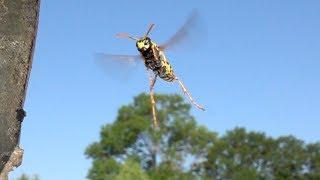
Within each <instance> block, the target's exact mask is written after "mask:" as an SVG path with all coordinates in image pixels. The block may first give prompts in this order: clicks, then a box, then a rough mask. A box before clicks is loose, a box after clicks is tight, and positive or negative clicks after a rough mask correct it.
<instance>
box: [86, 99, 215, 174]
mask: <svg viewBox="0 0 320 180" xmlns="http://www.w3.org/2000/svg"><path fill="white" fill-rule="evenodd" d="M156 99H157V107H158V110H157V111H158V119H159V124H160V128H159V130H158V131H155V130H154V129H153V128H152V126H151V113H150V112H151V106H150V99H149V95H147V94H141V95H139V96H137V97H135V98H134V102H133V103H132V104H130V105H128V106H123V107H121V108H120V110H119V112H118V116H117V118H116V120H115V122H114V123H113V124H108V125H105V126H103V127H102V130H101V133H100V137H101V139H100V141H99V142H95V143H93V144H91V145H90V146H89V147H88V148H87V150H86V155H87V156H88V157H90V158H92V159H93V167H92V168H91V169H90V171H89V174H88V177H89V178H90V179H106V178H112V177H115V176H116V175H117V174H118V173H119V171H120V166H121V162H124V161H125V160H126V159H128V158H133V159H135V160H136V161H137V162H138V163H139V164H140V165H141V167H142V169H143V170H145V171H146V172H147V173H148V175H149V176H150V177H151V178H152V179H170V178H171V179H175V178H178V177H186V179H190V178H189V177H192V176H193V174H192V173H190V171H188V170H189V169H191V168H192V167H194V166H197V164H199V163H201V161H202V159H204V158H205V156H206V152H207V150H208V149H209V148H210V147H211V146H212V145H213V142H214V141H215V139H216V134H215V133H212V132H210V131H208V130H207V129H206V128H205V127H202V126H198V125H197V124H196V122H195V119H194V117H193V116H191V115H190V112H189V111H190V105H189V104H188V103H185V102H184V101H183V98H182V97H180V96H178V95H156Z"/></svg>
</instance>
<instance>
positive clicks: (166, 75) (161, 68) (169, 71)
mask: <svg viewBox="0 0 320 180" xmlns="http://www.w3.org/2000/svg"><path fill="white" fill-rule="evenodd" d="M196 17H197V13H196V12H193V13H192V14H191V15H190V17H189V18H188V20H187V21H186V23H185V24H184V25H183V26H182V27H181V28H180V29H179V31H178V32H177V33H176V34H175V35H174V36H173V37H172V38H171V39H170V40H169V41H167V43H164V44H163V45H157V44H156V43H155V42H154V41H152V40H151V38H150V37H149V34H150V32H151V30H152V29H153V27H154V24H150V25H149V27H148V29H147V32H146V34H145V35H144V36H143V37H140V38H138V37H134V36H131V35H129V34H126V33H119V34H117V35H116V36H117V37H118V38H128V39H132V40H134V41H135V44H136V48H137V50H138V51H139V53H140V54H139V55H137V56H130V55H111V54H104V53H99V54H98V55H99V56H100V57H102V58H103V59H117V60H125V61H137V60H142V61H143V63H144V65H145V67H146V69H147V71H148V72H149V83H150V84H149V87H150V89H149V90H150V101H151V105H152V118H153V126H154V127H155V128H156V127H158V122H157V116H156V102H155V99H154V85H155V83H156V80H157V78H158V77H159V78H161V79H163V80H164V81H167V82H178V84H179V86H180V88H181V89H182V91H183V93H184V94H185V95H186V96H187V97H188V99H189V101H190V102H191V103H192V104H193V105H194V106H195V107H197V108H198V109H200V110H203V111H204V110H205V109H204V107H203V106H202V105H200V104H198V103H197V102H196V101H195V100H194V99H193V98H192V96H191V94H190V92H189V91H188V90H187V88H186V87H185V85H184V84H183V83H182V81H181V80H180V79H179V78H178V76H177V75H176V74H175V72H174V71H173V68H172V66H171V65H170V63H169V60H168V59H167V57H166V56H165V53H164V51H165V50H166V49H167V48H168V47H170V46H173V45H175V44H177V42H179V41H181V40H182V39H183V38H184V36H185V35H186V32H187V29H188V28H190V27H189V26H191V25H192V24H193V22H194V21H195V20H196Z"/></svg>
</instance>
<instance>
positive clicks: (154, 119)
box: [149, 73, 158, 128]
mask: <svg viewBox="0 0 320 180" xmlns="http://www.w3.org/2000/svg"><path fill="white" fill-rule="evenodd" d="M149 80H150V100H151V107H152V119H153V127H154V128H157V127H158V121H157V114H156V102H155V100H154V93H153V88H154V84H155V83H156V80H157V75H155V76H154V77H152V74H151V73H150V74H149Z"/></svg>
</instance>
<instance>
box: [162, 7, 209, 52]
mask: <svg viewBox="0 0 320 180" xmlns="http://www.w3.org/2000/svg"><path fill="white" fill-rule="evenodd" d="M206 34H207V33H206V29H205V28H204V26H203V23H202V22H201V20H200V15H199V13H198V11H197V10H193V11H192V13H191V14H190V15H189V17H188V18H187V21H186V22H185V23H184V24H183V25H182V26H181V27H180V29H179V30H178V31H177V32H176V33H175V34H174V35H173V36H172V37H171V38H170V39H169V40H168V41H167V42H165V43H163V44H162V45H160V46H159V48H160V49H162V50H168V49H176V48H178V47H181V46H182V45H184V47H181V48H183V49H185V48H190V47H195V46H200V45H201V44H197V43H198V42H200V43H201V42H202V41H203V39H205V38H203V37H205V36H206ZM188 45H189V46H190V47H188Z"/></svg>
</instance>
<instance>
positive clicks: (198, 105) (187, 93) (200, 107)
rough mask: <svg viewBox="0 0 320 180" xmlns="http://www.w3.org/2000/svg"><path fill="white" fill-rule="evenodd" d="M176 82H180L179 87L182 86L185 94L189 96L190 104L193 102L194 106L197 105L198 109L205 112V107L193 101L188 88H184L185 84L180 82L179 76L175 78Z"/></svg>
mask: <svg viewBox="0 0 320 180" xmlns="http://www.w3.org/2000/svg"><path fill="white" fill-rule="evenodd" d="M175 80H177V81H178V83H179V85H180V87H181V89H182V91H183V93H184V94H185V95H187V96H188V98H189V100H190V102H191V103H192V104H193V105H195V106H196V107H197V108H198V109H201V110H202V111H205V109H204V107H203V106H202V105H200V104H198V103H197V102H196V101H195V100H193V98H192V97H191V94H190V93H189V91H188V90H187V88H186V87H185V86H184V84H183V83H182V81H180V79H179V78H178V77H177V76H176V77H175Z"/></svg>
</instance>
